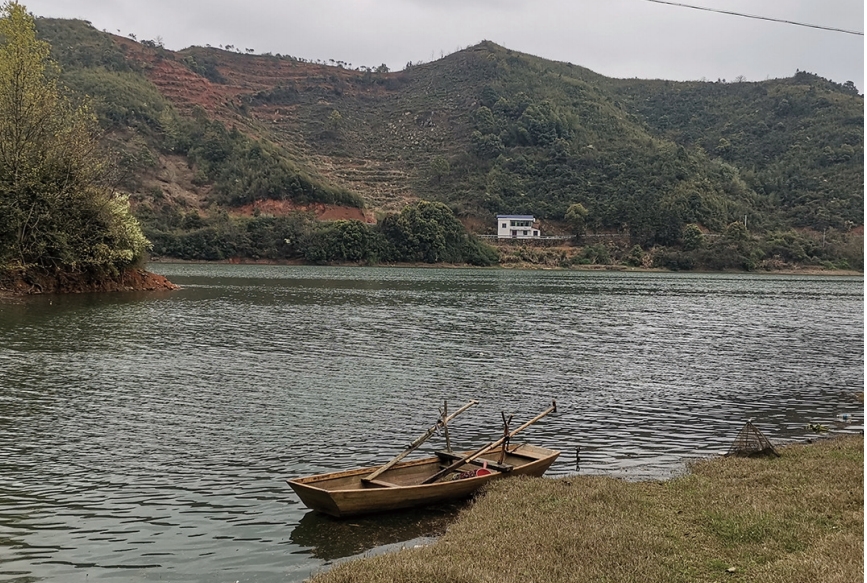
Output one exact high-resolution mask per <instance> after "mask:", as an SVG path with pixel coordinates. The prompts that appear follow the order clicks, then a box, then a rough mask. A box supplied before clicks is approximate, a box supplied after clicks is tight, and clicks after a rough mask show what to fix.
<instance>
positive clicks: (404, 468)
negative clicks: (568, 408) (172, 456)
mask: <svg viewBox="0 0 867 583" xmlns="http://www.w3.org/2000/svg"><path fill="white" fill-rule="evenodd" d="M491 445H494V444H491ZM483 450H485V451H483V452H482V453H479V451H480V450H477V451H475V452H463V453H453V452H445V451H440V452H436V456H435V457H429V458H424V459H420V460H415V461H409V462H400V463H396V464H394V465H393V466H391V467H389V468H388V469H386V470H384V471H381V472H379V470H380V469H381V468H380V467H379V466H377V467H371V468H360V469H355V470H347V471H344V472H334V473H330V474H320V475H316V476H309V477H305V478H296V479H290V480H287V482H288V483H289V485H290V486H292V489H293V490H294V491H295V493H296V494H298V497H299V498H301V501H302V502H303V503H304V504H305V505H306V506H307V507H308V508H312V509H313V510H318V511H319V512H324V513H325V514H330V515H331V516H337V517H344V516H353V515H357V514H368V513H374V512H385V511H389V510H398V509H401V508H411V507H415V506H422V505H427V504H432V503H435V502H443V501H446V500H457V499H461V498H467V497H468V496H470V495H471V494H472V493H473V492H475V491H476V490H478V489H479V488H481V487H482V486H483V485H485V484H487V483H488V482H490V481H491V480H496V479H499V478H503V477H507V476H541V475H542V474H544V473H545V471H546V470H547V469H548V468H549V467H550V466H551V464H552V463H554V460H556V459H557V456H558V455H560V452H559V451H556V450H553V449H547V448H544V447H538V446H534V445H529V444H520V445H514V446H509V447H508V448H507V449H506V451H505V457H504V459H503V460H502V462H500V461H499V460H500V457H501V452H502V450H501V449H499V448H498V449H491V447H490V445H489V446H486V448H483ZM470 458H473V459H470ZM458 462H460V463H458ZM449 468H451V469H449ZM445 469H449V472H448V473H446V474H443V476H442V478H441V479H439V481H432V482H431V483H424V482H426V481H430V480H431V479H432V478H436V477H437V474H441V473H442V472H443V470H445ZM377 472H378V473H377ZM373 474H377V475H376V478H374V479H369V478H368V476H370V475H373Z"/></svg>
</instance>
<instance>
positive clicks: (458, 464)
mask: <svg viewBox="0 0 867 583" xmlns="http://www.w3.org/2000/svg"><path fill="white" fill-rule="evenodd" d="M556 412H557V401H552V402H551V406H550V407H548V408H547V409H545V410H544V411H542V412H541V413H540V414H538V415H536V416H535V417H533V418H532V419H530V420H529V421H527V422H526V423H524V424H523V425H521V426H520V427H518V428H517V429H515V430H514V431H512V432H511V433H508V434H507V435H504V436H503V437H501V438H500V439H498V440H497V441H492V442H491V443H489V444H488V445H486V446H484V447H480V448H479V449H477V450H476V451H474V452H472V453H470V454H467V455H465V456H464V457H462V458H460V459H459V460H457V461H455V462H454V463H453V464H451V465H449V466H448V467H446V468H444V469H442V470H440V471H439V472H437V473H436V474H434V475H433V476H431V477H429V478H427V479H426V480H425V481H423V482H422V484H433V483H434V482H436V481H437V480H439V479H440V478H442V477H443V476H445V475H447V474H450V473H451V472H453V471H454V470H456V469H457V468H459V467H461V466H462V465H464V464H467V463H469V462H471V461H473V460H474V459H476V458H477V457H479V456H481V455H482V454H484V453H486V452H488V451H490V450H492V449H494V448H495V447H498V446H500V445H502V444H503V443H505V442H506V440H507V439H511V437H512V436H514V435H515V434H516V433H518V432H519V431H523V430H524V429H526V428H528V427H529V426H530V425H532V424H533V423H535V422H536V421H538V420H539V419H541V418H542V417H544V416H545V415H548V414H549V413H556Z"/></svg>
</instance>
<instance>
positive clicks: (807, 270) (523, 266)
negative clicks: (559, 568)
mask: <svg viewBox="0 0 867 583" xmlns="http://www.w3.org/2000/svg"><path fill="white" fill-rule="evenodd" d="M148 263H153V264H157V265H159V264H180V265H185V264H187V265H209V264H217V265H291V266H306V267H386V268H389V267H391V268H398V269H399V268H410V267H412V268H416V267H417V268H426V269H517V270H526V271H620V272H635V273H695V274H753V275H806V276H822V275H827V276H840V277H864V272H863V271H857V270H854V269H824V268H821V267H804V268H790V269H775V270H772V271H770V270H755V271H743V270H723V271H705V270H692V271H675V270H671V269H663V268H654V267H631V266H627V265H574V266H571V267H558V266H552V265H539V264H535V263H507V264H497V265H491V266H488V267H479V266H476V265H469V264H466V263H423V262H417V263H377V264H375V265H367V264H363V263H355V262H347V263H328V264H325V265H317V264H312V263H305V262H304V261H303V260H300V259H241V258H232V259H220V260H216V261H208V260H204V259H175V258H170V257H157V258H152V259H149V260H148Z"/></svg>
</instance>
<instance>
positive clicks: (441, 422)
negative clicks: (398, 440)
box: [362, 401, 479, 480]
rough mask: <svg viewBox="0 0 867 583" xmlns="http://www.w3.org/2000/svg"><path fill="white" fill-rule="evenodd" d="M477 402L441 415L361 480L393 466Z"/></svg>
mask: <svg viewBox="0 0 867 583" xmlns="http://www.w3.org/2000/svg"><path fill="white" fill-rule="evenodd" d="M478 404H479V402H478V401H470V402H469V403H467V404H466V405H464V406H463V407H461V408H460V409H458V410H457V411H455V412H454V413H452V414H451V415H449V416H448V417H445V416H443V417H442V418H440V419H438V420H437V422H436V423H434V425H433V426H432V427H431V428H430V429H428V430H427V431H426V432H425V433H424V435H422V436H421V437H419V438H418V439H416V440H415V441H413V442H412V443H411V444H409V446H408V447H407V448H406V449H405V450H403V451H402V452H400V453H399V454H397V455H396V456H394V457H393V458H392V459H391V461H390V462H388V463H387V464H385V465H384V466H382V467H381V468H379V469H378V470H376V471H374V472H372V473H371V474H369V475H368V476H367V477H366V478H362V480H375V479H376V478H377V477H378V476H379V475H380V474H382V472H384V471H385V470H387V469H388V468H390V467H391V466H393V465H394V464H396V463H397V462H399V461H400V460H402V459H403V458H405V457H406V456H407V455H409V454H410V452H412V451H413V450H414V449H416V448H417V447H418V446H420V445H421V444H423V443H424V442H425V441H427V439H428V438H429V437H430V436H431V435H433V434H434V433H436V431H437V429H439V428H440V426H442V425H445V424H447V423H448V422H449V421H451V420H452V419H454V418H455V417H457V416H458V415H460V414H461V413H463V412H464V411H466V410H467V409H469V408H470V407H472V406H473V405H478Z"/></svg>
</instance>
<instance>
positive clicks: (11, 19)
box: [0, 2, 148, 276]
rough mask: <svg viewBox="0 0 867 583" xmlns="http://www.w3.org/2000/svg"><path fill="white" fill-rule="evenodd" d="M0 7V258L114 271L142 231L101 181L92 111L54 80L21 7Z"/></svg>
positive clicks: (30, 265)
mask: <svg viewBox="0 0 867 583" xmlns="http://www.w3.org/2000/svg"><path fill="white" fill-rule="evenodd" d="M0 14H2V17H0V267H2V268H3V269H5V270H9V269H14V270H15V271H23V272H26V271H28V270H39V271H42V272H50V273H82V272H88V273H97V274H105V275H107V276H113V275H117V274H118V273H120V272H121V271H123V270H124V269H127V268H129V267H131V266H134V265H136V264H137V263H138V262H140V261H141V260H142V259H143V258H144V253H145V251H146V249H147V247H148V241H147V240H146V239H145V237H144V235H143V234H142V231H141V229H140V227H139V224H138V222H137V221H136V219H135V218H134V217H133V216H132V215H131V214H130V211H129V204H128V202H127V198H126V197H125V196H122V195H118V194H115V193H114V192H113V191H112V189H111V187H110V185H109V184H108V182H107V176H108V173H107V168H106V165H105V163H104V162H103V158H102V156H101V155H100V153H99V151H98V149H97V147H96V146H97V142H96V134H95V130H96V119H95V117H94V116H93V115H92V114H91V113H90V112H89V110H88V108H87V106H86V105H84V104H77V103H76V102H75V101H73V99H71V98H70V97H69V96H68V94H67V92H66V90H65V88H64V87H63V85H62V84H61V83H60V82H59V81H58V79H57V77H58V70H57V67H56V65H55V63H54V62H53V61H52V60H51V59H50V58H49V46H48V44H47V43H46V42H44V41H40V40H37V38H36V29H35V24H34V21H33V18H32V17H31V16H30V15H29V14H28V13H27V11H26V9H25V8H24V7H23V6H21V5H20V4H18V3H17V2H7V3H6V4H4V5H3V7H2V12H0Z"/></svg>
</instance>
